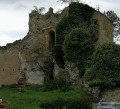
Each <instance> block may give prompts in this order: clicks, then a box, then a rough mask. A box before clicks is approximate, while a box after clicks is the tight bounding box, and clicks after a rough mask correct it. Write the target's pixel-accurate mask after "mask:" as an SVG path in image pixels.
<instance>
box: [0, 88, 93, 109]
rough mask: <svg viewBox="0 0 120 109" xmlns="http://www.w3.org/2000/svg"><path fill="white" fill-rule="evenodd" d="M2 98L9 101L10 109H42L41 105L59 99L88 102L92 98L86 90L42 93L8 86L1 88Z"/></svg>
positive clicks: (31, 89) (34, 89)
mask: <svg viewBox="0 0 120 109" xmlns="http://www.w3.org/2000/svg"><path fill="white" fill-rule="evenodd" d="M0 98H2V99H3V101H8V103H6V104H5V105H6V106H8V107H9V108H10V109H42V108H40V104H44V103H46V102H48V103H52V102H54V101H55V100H57V99H62V100H75V99H81V101H88V99H89V100H90V99H91V97H90V96H89V95H88V94H86V92H85V91H84V90H82V89H81V90H79V91H78V90H70V91H67V92H60V91H59V90H55V91H50V92H41V91H40V90H39V89H38V87H25V88H24V90H22V91H20V90H16V89H12V88H10V87H8V86H5V87H2V88H0Z"/></svg>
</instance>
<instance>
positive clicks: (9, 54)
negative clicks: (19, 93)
mask: <svg viewBox="0 0 120 109" xmlns="http://www.w3.org/2000/svg"><path fill="white" fill-rule="evenodd" d="M13 45H14V44H13ZM18 54H19V44H17V45H14V46H11V45H8V46H7V47H2V48H0V85H3V84H4V85H8V84H15V83H17V82H18V80H19V79H20V78H21V77H22V76H21V74H20V72H21V65H20V60H19V55H18Z"/></svg>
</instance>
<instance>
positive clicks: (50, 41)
mask: <svg viewBox="0 0 120 109" xmlns="http://www.w3.org/2000/svg"><path fill="white" fill-rule="evenodd" d="M46 35H47V47H49V48H50V49H51V48H52V47H53V46H54V44H55V41H56V29H54V28H51V29H49V30H47V31H46Z"/></svg>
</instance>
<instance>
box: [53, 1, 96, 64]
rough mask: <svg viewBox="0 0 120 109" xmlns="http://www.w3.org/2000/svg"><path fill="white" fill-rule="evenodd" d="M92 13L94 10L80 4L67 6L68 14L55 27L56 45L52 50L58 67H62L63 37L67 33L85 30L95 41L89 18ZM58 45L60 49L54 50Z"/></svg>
mask: <svg viewBox="0 0 120 109" xmlns="http://www.w3.org/2000/svg"><path fill="white" fill-rule="evenodd" d="M94 11H95V10H94V9H93V8H91V7H89V6H88V5H85V4H82V3H77V2H73V3H71V4H70V5H69V14H68V15H67V16H65V17H63V18H62V19H61V21H60V22H59V23H58V25H57V27H56V45H55V47H54V50H53V56H54V58H55V60H56V62H57V64H58V65H60V66H61V65H62V66H64V62H63V60H64V59H63V51H62V45H63V42H64V39H65V36H66V35H67V34H68V33H70V32H71V31H72V30H73V29H75V28H84V29H86V30H87V31H89V32H90V34H91V36H93V37H94V38H93V40H95V41H96V38H95V37H96V36H95V30H96V29H95V28H94V26H93V25H92V22H91V18H92V15H93V13H94ZM89 27H90V28H89ZM93 31H94V32H93ZM93 34H94V35H93ZM58 45H59V48H60V49H56V48H57V47H58ZM57 54H59V55H57ZM61 63H62V64H61Z"/></svg>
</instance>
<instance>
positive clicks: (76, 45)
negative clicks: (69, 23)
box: [63, 28, 94, 76]
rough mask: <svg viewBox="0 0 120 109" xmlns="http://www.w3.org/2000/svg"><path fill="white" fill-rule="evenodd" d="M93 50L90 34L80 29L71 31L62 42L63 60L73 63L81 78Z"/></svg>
mask: <svg viewBox="0 0 120 109" xmlns="http://www.w3.org/2000/svg"><path fill="white" fill-rule="evenodd" d="M93 50H94V42H93V40H92V38H91V36H90V34H89V33H88V32H87V31H86V30H84V29H80V28H76V29H74V30H72V31H71V32H70V33H69V34H68V35H67V36H66V37H65V40H64V44H63V51H64V54H65V55H64V58H65V60H67V61H69V62H74V63H76V65H77V66H78V68H79V70H80V72H81V76H83V74H84V72H85V70H86V66H87V60H88V58H89V57H90V56H91V54H92V53H93Z"/></svg>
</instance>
